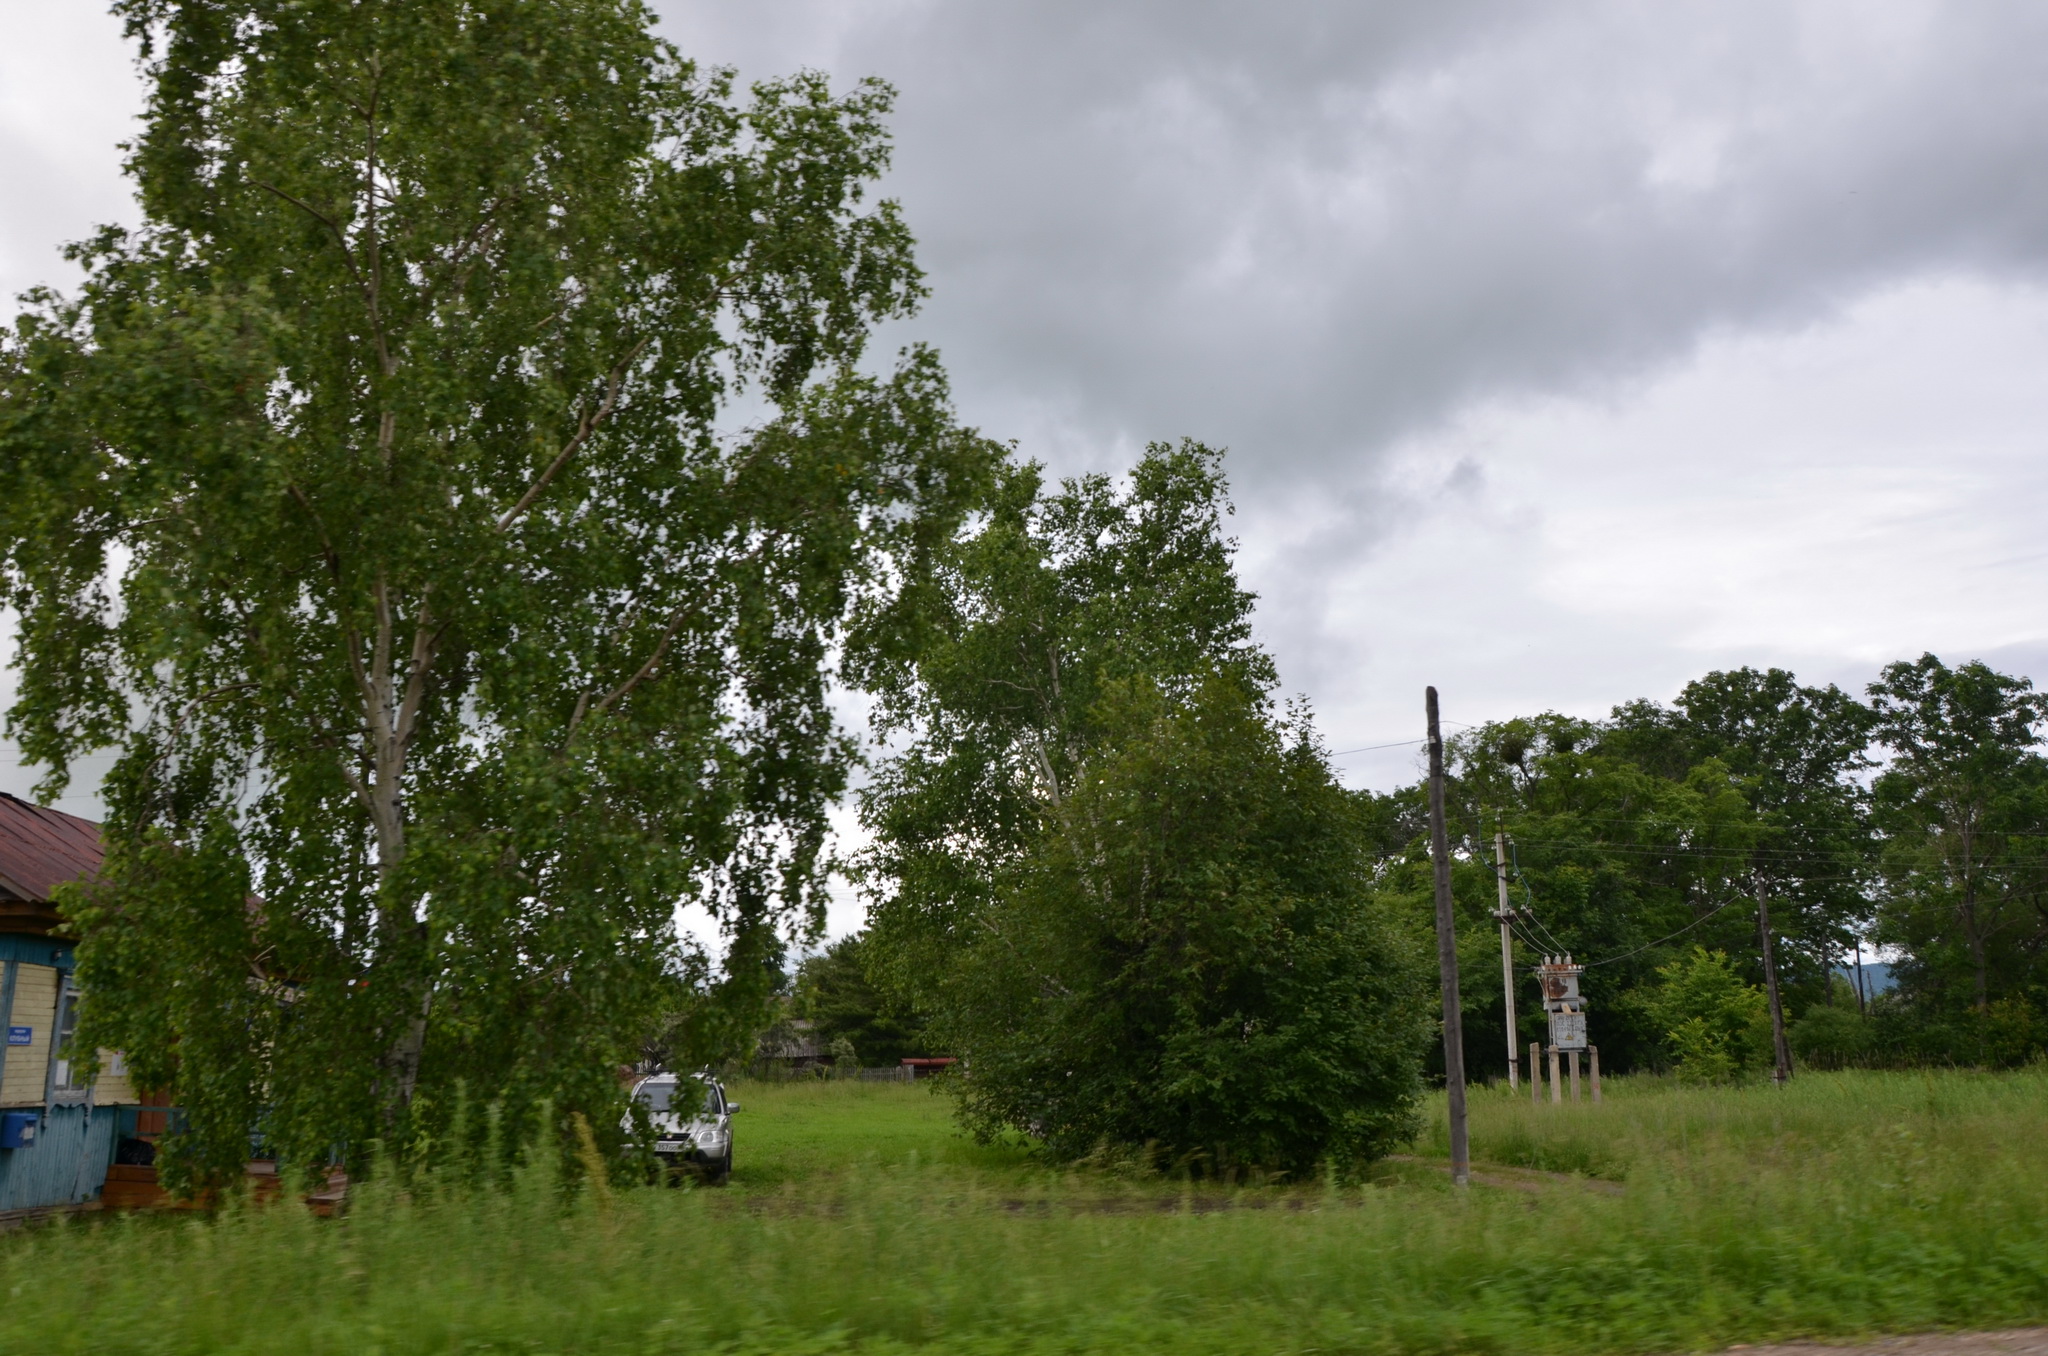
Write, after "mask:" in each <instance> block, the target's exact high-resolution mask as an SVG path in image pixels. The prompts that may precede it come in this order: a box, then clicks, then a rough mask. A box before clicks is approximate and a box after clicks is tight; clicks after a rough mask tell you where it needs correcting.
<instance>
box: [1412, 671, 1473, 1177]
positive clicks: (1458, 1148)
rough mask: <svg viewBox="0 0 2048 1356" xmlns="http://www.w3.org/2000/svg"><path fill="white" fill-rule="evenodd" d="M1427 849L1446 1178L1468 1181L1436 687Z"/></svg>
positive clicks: (1431, 704) (1431, 701) (1429, 695)
mask: <svg viewBox="0 0 2048 1356" xmlns="http://www.w3.org/2000/svg"><path fill="white" fill-rule="evenodd" d="M1423 705H1424V706H1425V707H1426V708H1427V709H1428V712H1429V851H1430V858H1431V860H1432V862H1433V864H1434V865H1435V867H1436V962H1437V969H1438V971H1439V972H1440V973H1441V975H1442V977H1443V990H1444V1091H1445V1092H1446V1093H1448V1094H1449V1096H1450V1103H1451V1180H1452V1181H1453V1182H1455V1183H1457V1184H1458V1185H1459V1186H1469V1185H1470V1184H1471V1181H1472V1148H1471V1141H1470V1140H1469V1139H1468V1138H1467V1136H1466V1132H1465V1032H1464V1027H1463V1024H1462V1023H1461V1022H1460V1021H1459V1017H1458V935H1457V932H1456V929H1455V927H1454V926H1453V925H1454V923H1455V921H1456V920H1455V919H1454V918H1453V916H1452V914H1451V840H1450V835H1449V834H1448V833H1446V832H1445V830H1444V737H1443V732H1442V731H1441V730H1440V729H1438V728H1437V715H1436V689H1435V688H1433V687H1432V688H1428V689H1426V690H1425V693H1424V696H1423Z"/></svg>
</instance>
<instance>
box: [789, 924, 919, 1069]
mask: <svg viewBox="0 0 2048 1356" xmlns="http://www.w3.org/2000/svg"><path fill="white" fill-rule="evenodd" d="M864 943H865V938H864V937H863V936H862V935H861V934H859V933H855V934H854V935H852V936H848V937H842V938H840V939H839V940H838V941H836V942H834V943H832V945H830V946H828V947H826V948H825V949H824V950H823V951H821V952H819V953H818V954H817V955H815V956H812V957H809V958H808V959H806V960H805V961H804V963H803V965H802V967H801V968H800V969H799V970H798V971H797V978H796V994H795V1001H794V1003H793V1005H792V1007H793V1010H794V1011H795V1013H796V1015H797V1016H799V1017H805V1018H808V1019H809V1020H810V1021H811V1023H812V1025H813V1028H814V1029H815V1031H816V1032H817V1035H818V1039H819V1040H821V1041H824V1042H826V1043H827V1044H828V1045H829V1046H830V1047H831V1049H832V1052H833V1056H834V1059H835V1061H838V1060H840V1059H841V1052H840V1046H841V1044H842V1043H844V1045H845V1058H844V1060H843V1062H849V1063H865V1064H870V1065H881V1064H895V1063H896V1062H898V1061H899V1060H901V1059H903V1058H904V1057H905V1056H906V1055H923V1054H928V1053H930V1052H929V1051H928V1050H927V1049H926V1048H925V1036H924V1022H923V1021H922V1020H921V1019H920V1018H919V1017H917V1016H916V1015H915V1014H914V1013H911V1012H909V1011H907V1010H906V1009H905V1008H904V1007H903V1005H902V1004H900V1003H897V1002H893V1001H891V1000H890V998H889V997H888V996H887V995H885V994H884V993H883V992H882V991H881V990H880V989H878V988H876V987H875V985H874V984H873V983H872V982H871V981H870V980H869V979H868V975H867V965H866V960H865V955H864V953H865V950H866V947H865V945H864Z"/></svg>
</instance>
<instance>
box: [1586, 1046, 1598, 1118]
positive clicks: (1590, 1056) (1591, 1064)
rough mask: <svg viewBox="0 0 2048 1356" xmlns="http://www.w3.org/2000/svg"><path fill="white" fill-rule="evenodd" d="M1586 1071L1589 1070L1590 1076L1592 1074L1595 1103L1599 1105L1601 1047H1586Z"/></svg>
mask: <svg viewBox="0 0 2048 1356" xmlns="http://www.w3.org/2000/svg"><path fill="white" fill-rule="evenodd" d="M1586 1069H1587V1072H1588V1073H1589V1074H1591V1075H1592V1082H1593V1101H1594V1102H1595V1103H1596V1104H1597V1103H1598V1102H1599V1100H1600V1047H1599V1046H1597V1045H1589V1046H1587V1047H1586Z"/></svg>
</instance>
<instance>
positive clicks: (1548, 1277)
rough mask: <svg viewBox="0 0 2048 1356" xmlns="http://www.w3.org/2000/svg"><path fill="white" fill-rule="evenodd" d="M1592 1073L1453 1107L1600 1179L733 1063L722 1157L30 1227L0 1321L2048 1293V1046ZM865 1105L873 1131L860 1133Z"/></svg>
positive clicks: (1699, 1306) (635, 1341)
mask: <svg viewBox="0 0 2048 1356" xmlns="http://www.w3.org/2000/svg"><path fill="white" fill-rule="evenodd" d="M842 1089H844V1091H845V1096H844V1097H843V1098H842V1099H841V1100H838V1101H834V1100H832V1099H833V1098H835V1097H839V1096H840V1094H841V1092H842ZM1608 1092H1609V1096H1608V1100H1607V1101H1606V1103H1605V1104H1604V1105H1602V1106H1600V1107H1597V1108H1595V1107H1591V1106H1589V1105H1585V1104H1581V1105H1579V1106H1578V1107H1571V1106H1566V1107H1563V1108H1551V1107H1543V1108H1538V1109H1534V1110H1532V1109H1530V1108H1529V1107H1528V1106H1527V1104H1526V1102H1523V1101H1519V1100H1516V1099H1513V1098H1510V1097H1509V1096H1507V1095H1506V1094H1504V1093H1501V1094H1491V1093H1489V1094H1485V1095H1483V1096H1482V1095H1475V1097H1474V1104H1473V1106H1474V1134H1473V1141H1474V1145H1475V1152H1476V1155H1477V1156H1478V1157H1480V1158H1482V1159H1487V1158H1491V1159H1492V1160H1494V1161H1496V1162H1507V1163H1511V1164H1515V1165H1520V1166H1522V1167H1529V1168H1538V1169H1543V1170H1545V1171H1548V1172H1552V1173H1586V1174H1599V1175H1600V1176H1602V1177H1604V1178H1608V1179H1611V1180H1612V1181H1614V1182H1618V1183H1621V1184H1622V1190H1621V1191H1620V1192H1618V1193H1616V1192H1613V1191H1612V1190H1606V1191H1602V1190H1591V1189H1587V1187H1586V1185H1585V1184H1583V1183H1581V1182H1579V1181H1577V1180H1575V1179H1573V1178H1571V1177H1556V1178H1542V1177H1537V1176H1535V1175H1534V1174H1527V1173H1524V1174H1522V1175H1521V1179H1520V1180H1518V1181H1517V1183H1516V1185H1515V1186H1514V1187H1513V1188H1510V1189H1501V1188H1489V1187H1484V1186H1481V1187H1475V1188H1474V1189H1473V1190H1472V1191H1470V1192H1469V1193H1463V1194H1461V1193H1457V1192H1455V1191H1453V1190H1452V1189H1451V1188H1450V1187H1449V1186H1448V1185H1447V1184H1446V1183H1445V1182H1444V1180H1443V1176H1442V1174H1441V1173H1440V1172H1437V1171H1434V1170H1433V1169H1431V1168H1429V1167H1428V1166H1427V1165H1425V1164H1416V1163H1407V1164H1400V1165H1396V1166H1394V1167H1393V1168H1391V1169H1390V1170H1389V1171H1388V1172H1387V1173H1386V1174H1385V1175H1384V1177H1383V1180H1380V1181H1377V1182H1375V1183H1374V1184H1371V1185H1367V1186H1363V1187H1357V1188H1349V1187H1346V1188H1340V1187H1336V1186H1332V1185H1327V1184H1301V1185H1298V1186H1296V1187H1293V1188H1290V1189H1284V1190H1270V1189H1269V1190H1250V1189H1247V1190H1242V1191H1238V1192H1235V1193H1228V1194H1214V1193H1212V1194H1206V1195H1197V1194H1195V1193H1194V1192H1193V1191H1192V1189H1190V1188H1186V1187H1181V1186H1176V1185H1172V1184H1167V1185H1163V1186H1160V1187H1157V1188H1152V1189H1143V1188H1131V1187H1124V1186H1118V1185H1117V1184H1113V1183H1108V1182H1105V1181H1103V1180H1100V1179H1098V1178H1094V1177H1087V1176H1059V1175H1054V1174H1049V1173H1043V1172H1034V1171H1032V1170H1031V1169H1029V1168H1028V1167H1027V1166H1025V1165H1024V1164H1023V1163H1022V1161H1021V1160H1020V1159H1019V1158H1018V1157H1016V1156H1015V1155H1007V1156H1006V1155H1004V1154H1003V1153H1002V1152H1001V1151H987V1150H974V1149H971V1148H969V1147H967V1146H963V1145H961V1144H959V1143H958V1142H957V1141H955V1140H953V1139H951V1138H950V1137H949V1136H948V1135H947V1133H946V1131H945V1129H944V1122H943V1107H939V1106H935V1105H934V1104H933V1103H931V1102H930V1101H929V1100H926V1099H925V1095H924V1093H923V1092H922V1090H920V1089H914V1088H892V1087H888V1086H886V1085H884V1086H881V1087H874V1086H870V1087H865V1088H862V1087H859V1086H858V1085H853V1086H852V1087H846V1085H841V1086H840V1087H832V1088H824V1089H818V1090H792V1091H791V1092H790V1093H789V1094H788V1098H787V1100H784V1101H778V1100H777V1098H778V1096H781V1094H777V1093H771V1092H770V1091H768V1090H766V1089H759V1088H747V1089H744V1090H741V1091H738V1092H737V1094H736V1095H737V1096H738V1098H739V1099H740V1100H741V1101H742V1102H743V1103H751V1105H749V1106H748V1108H747V1110H746V1111H745V1112H743V1113H742V1116H741V1118H740V1130H741V1136H742V1137H741V1139H740V1141H739V1142H740V1145H741V1152H742V1165H743V1166H742V1169H741V1172H740V1174H739V1176H738V1178H737V1179H736V1180H737V1181H738V1182H739V1183H740V1185H739V1186H738V1187H737V1189H735V1190H730V1191H654V1190H648V1191H627V1192H620V1193H617V1194H616V1195H615V1196H614V1197H613V1198H612V1200H611V1203H610V1205H609V1207H608V1208H605V1207H604V1206H603V1205H602V1204H601V1203H600V1202H599V1201H597V1200H595V1199H591V1198H588V1197H585V1198H582V1199H580V1200H578V1201H576V1202H574V1203H572V1204H571V1205H569V1206H568V1207H567V1208H564V1206H563V1205H562V1203H561V1197H560V1194H559V1191H558V1189H557V1188H556V1187H554V1186H552V1185H551V1184H550V1183H549V1182H548V1181H547V1180H545V1178H544V1177H543V1176H537V1175H536V1176H529V1177H528V1178H527V1179H525V1180H523V1181H522V1182H520V1183H519V1184H518V1185H517V1186H516V1187H515V1188H513V1189H512V1190H509V1191H505V1192H500V1193H494V1194H490V1195H483V1196H453V1195H450V1196H441V1197H437V1196H435V1195H434V1194H433V1193H421V1194H417V1195H415V1196H413V1197H411V1198H406V1197H403V1196H400V1195H397V1194H395V1193H391V1192H388V1191H382V1192H370V1193H367V1194H366V1195H364V1196H363V1197H362V1198H361V1199H360V1200H358V1201H357V1202H356V1204H355V1207H354V1209H353V1211H352V1212H351V1214H350V1215H349V1216H348V1217H347V1218H345V1219H342V1220H334V1221H323V1220H316V1219H312V1218H310V1217H308V1216H306V1215H305V1214H303V1213H302V1212H300V1211H297V1210H294V1209H276V1208H273V1209H268V1210H256V1211H246V1210H244V1211H230V1212H227V1213H225V1214H223V1215H222V1216H221V1217H219V1218H217V1219H215V1220H211V1221H207V1220H198V1219H177V1220H165V1219H161V1218H155V1219H152V1218H129V1219H106V1220H100V1221H96V1222H91V1223H85V1224H81V1225H74V1226H65V1227H59V1228H53V1229H45V1230H41V1231H36V1232H33V1233H30V1234H27V1235H23V1236H17V1237H15V1238H13V1239H11V1240H7V1241H4V1242H0V1349H5V1350H9V1351H12V1350H24V1351H26V1350H36V1351H54V1352H65V1351H93V1352H99V1353H125V1352H152V1353H170V1352H202V1351H203V1352H209V1353H242V1352H250V1353H253V1352H291V1353H294V1354H295V1356H324V1353H328V1352H336V1353H339V1352H348V1353H362V1352H376V1351H383V1352H390V1353H400V1352H403V1353H416V1352H417V1353H424V1352H436V1353H438V1352H479V1351H520V1352H563V1353H568V1352H575V1353H612V1352H632V1353H665V1352H702V1351H714V1350H715V1351H727V1352H737V1353H753V1352H764V1353H765V1352H783V1353H790V1352H837V1351H845V1352H865V1353H881V1352H896V1351H908V1350H912V1349H923V1350H928V1351H943V1352H973V1353H981V1352H991V1353H992V1352H1019V1353H1023V1352H1063V1353H1082V1352H1095V1351H1104V1352H1107V1351H1118V1352H1125V1351H1139V1352H1150V1351H1158V1352H1166V1351H1172V1352H1177V1353H1205V1352H1233V1353H1235V1352H1270V1351H1289V1350H1309V1349H1315V1350H1320V1351H1324V1352H1449V1351H1502V1352H1507V1351H1514V1352H1523V1351H1528V1352H1567V1351H1569V1352H1595V1353H1599V1352H1638V1351H1671V1350H1685V1349H1694V1348H1705V1347H1713V1346H1721V1345H1726V1344H1728V1343H1731V1342H1737V1341H1756V1340H1760V1339H1767V1338H1774V1337H1782V1336H1789V1335H1800V1334H1811V1335H1841V1334H1849V1333H1856V1332H1863V1331H1872V1330H1904V1329H1913V1328H1926V1327H1937V1326H1991V1325H1997V1324H2010V1323H2020V1322H2026V1321H2032V1320H2039V1319H2043V1318H2048V1164H2044V1163H2043V1161H2042V1159H2041V1156H2040V1155H2039V1153H2038V1152H2037V1143H2038V1141H2039V1139H2040V1137H2041V1133H2042V1129H2043V1113H2044V1111H2048V1079H2044V1078H2043V1077H2042V1076H2041V1075H2039V1074H2036V1073H2022V1074H2017V1075H2004V1076H1975V1075H1966V1074H1931V1075H1922V1074H1910V1075H1901V1074H1891V1075H1886V1074H1844V1075H1828V1076H1816V1077H1802V1078H1801V1079H1799V1080H1798V1081H1797V1082H1795V1084H1794V1085H1793V1086H1792V1087H1791V1088H1789V1089H1785V1090H1776V1089H1770V1088H1758V1089H1753V1090H1733V1091H1731V1090H1720V1091H1713V1090H1689V1089H1680V1088H1675V1087H1670V1086H1666V1085H1660V1084H1656V1083H1654V1082H1648V1081H1644V1082H1633V1081H1625V1080H1615V1081H1614V1082H1612V1083H1611V1084H1610V1085H1609V1089H1608ZM804 1099H809V1101H805V1100H804ZM863 1109H865V1110H866V1111H867V1112H869V1113H872V1119H874V1120H875V1121H876V1122H877V1123H878V1124H881V1125H884V1126H888V1125H893V1126H894V1127H895V1128H894V1129H891V1130H885V1131H884V1132H883V1133H881V1134H880V1135H878V1136H877V1137H875V1139H874V1140H873V1141H872V1142H864V1141H863V1137H862V1136H861V1135H860V1134H859V1133H858V1131H857V1126H858V1124H859V1122H860V1120H861V1115H860V1113H861V1112H862V1111H863ZM835 1117H836V1118H837V1119H836V1120H835ZM806 1118H808V1119H809V1120H810V1121H812V1122H813V1123H814V1124H816V1125H817V1126H818V1131H817V1133H815V1134H813V1135H810V1136H809V1138H808V1139H807V1138H806V1133H805V1131H804V1130H803V1125H804V1123H805V1120H806ZM914 1124H921V1125H924V1126H926V1127H927V1128H928V1133H926V1134H925V1135H924V1137H923V1138H922V1140H920V1139H919V1137H918V1135H917V1134H914V1133H912V1132H911V1130H910V1129H908V1128H906V1127H909V1126H912V1125H914ZM750 1126H754V1127H758V1128H755V1129H753V1130H751V1131H750ZM771 1126H772V1127H773V1129H772V1130H771V1129H770V1127H771ZM778 1136H780V1137H781V1143H782V1144H783V1146H784V1147H783V1148H782V1149H777V1148H776V1147H775V1146H776V1144H777V1142H778ZM749 1143H752V1144H753V1145H754V1148H753V1150H752V1152H753V1154H754V1162H753V1168H754V1172H755V1183H754V1185H753V1186H752V1187H748V1186H746V1185H744V1181H745V1177H746V1174H747V1167H746V1166H745V1165H746V1163H747V1159H746V1157H745V1155H746V1154H747V1153H748V1148H747V1146H748V1145H749ZM821 1144H822V1145H824V1146H826V1147H825V1148H823V1149H820V1148H819V1147H818V1146H819V1145H821ZM806 1146H807V1147H806ZM834 1146H836V1147H834ZM1420 1147H1421V1149H1422V1151H1423V1152H1424V1153H1425V1154H1426V1153H1427V1152H1428V1148H1429V1146H1428V1144H1427V1140H1426V1137H1425V1143H1424V1144H1423V1145H1422V1146H1420ZM799 1150H801V1152H802V1153H806V1154H809V1155H810V1157H809V1158H808V1159H806V1160H804V1166H803V1170H802V1171H800V1172H796V1171H785V1170H784V1168H785V1166H786V1164H785V1163H784V1159H785V1158H787V1157H788V1155H790V1154H795V1153H798V1151H799ZM991 1154H992V1155H994V1156H993V1157H984V1156H979V1155H991ZM778 1155H782V1157H778ZM1219 1205H1231V1206H1235V1207H1238V1208H1231V1209H1212V1208H1210V1207H1214V1206H1219ZM1260 1206H1263V1207H1266V1208H1254V1207H1260Z"/></svg>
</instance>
